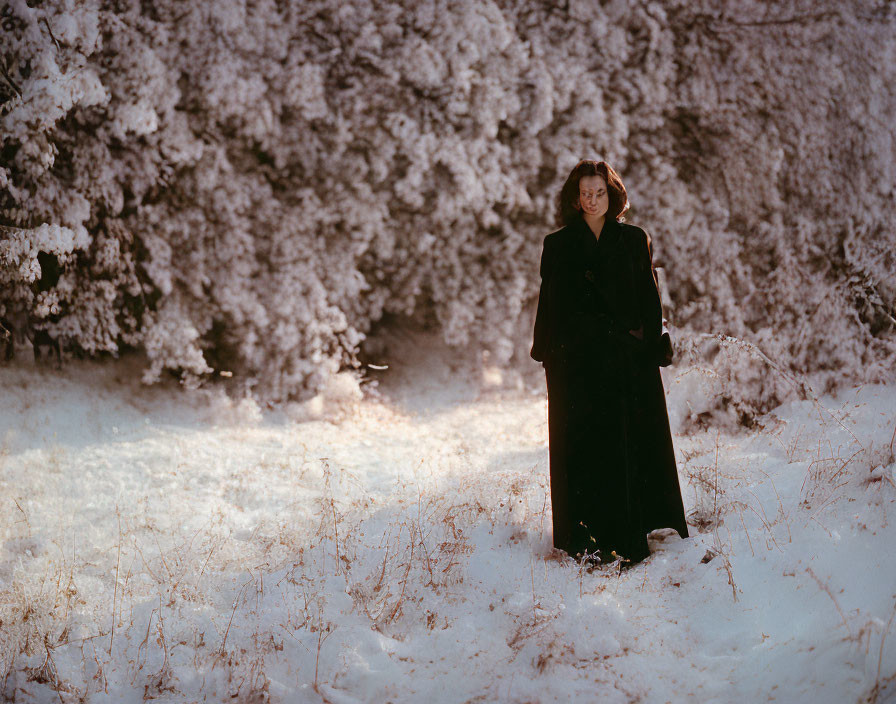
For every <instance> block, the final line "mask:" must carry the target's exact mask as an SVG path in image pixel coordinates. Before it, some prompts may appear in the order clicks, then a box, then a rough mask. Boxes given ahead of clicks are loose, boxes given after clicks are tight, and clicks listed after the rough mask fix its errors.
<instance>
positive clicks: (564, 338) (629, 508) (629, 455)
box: [531, 219, 688, 562]
mask: <svg viewBox="0 0 896 704" xmlns="http://www.w3.org/2000/svg"><path fill="white" fill-rule="evenodd" d="M662 319H663V311H662V304H661V303H660V296H659V291H658V289H657V282H656V275H655V272H654V270H653V263H652V257H651V246H650V237H649V235H648V234H647V232H645V231H644V230H643V229H641V228H639V227H635V226H633V225H628V224H625V223H619V222H616V221H615V220H608V221H606V222H605V224H604V227H603V229H602V231H601V234H600V238H599V239H597V240H596V239H595V237H594V233H593V232H592V231H591V229H590V228H589V227H588V225H587V224H586V223H585V222H584V220H582V219H580V220H578V221H577V222H575V223H573V224H571V225H568V226H566V227H564V228H562V229H560V230H557V231H556V232H552V233H551V234H549V235H548V236H547V237H546V238H545V240H544V250H543V252H542V257H541V290H540V292H539V297H538V311H537V313H536V319H535V335H534V341H533V345H532V351H531V356H532V358H533V359H535V360H536V361H539V362H542V363H543V364H544V367H545V372H546V376H547V387H548V433H549V441H550V465H551V504H552V509H553V524H554V545H555V546H556V547H558V548H560V549H562V550H566V551H567V552H569V553H570V554H573V555H574V554H576V553H577V552H583V551H587V552H594V551H595V550H599V551H600V552H601V554H602V555H607V554H609V553H610V552H611V551H614V550H615V551H616V552H617V553H618V554H620V555H622V556H623V557H625V558H627V559H629V560H631V562H638V561H640V560H642V559H643V558H644V557H646V556H647V555H648V554H649V549H648V547H647V533H649V532H650V531H651V530H654V529H657V528H674V529H675V530H676V531H678V533H679V535H681V537H682V538H686V537H688V528H687V523H686V521H685V514H684V506H683V502H682V498H681V489H680V486H679V482H678V472H677V470H676V467H675V452H674V449H673V446H672V434H671V432H670V429H669V418H668V414H667V411H666V398H665V394H664V392H663V383H662V378H661V377H660V371H659V366H658V363H657V361H656V358H655V355H654V354H653V353H651V352H650V350H653V349H656V347H657V346H658V344H659V338H660V335H661V334H662ZM629 331H632V332H629Z"/></svg>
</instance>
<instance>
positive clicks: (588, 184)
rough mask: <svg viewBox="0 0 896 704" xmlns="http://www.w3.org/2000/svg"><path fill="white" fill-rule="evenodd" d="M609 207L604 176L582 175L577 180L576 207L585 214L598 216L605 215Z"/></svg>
mask: <svg viewBox="0 0 896 704" xmlns="http://www.w3.org/2000/svg"><path fill="white" fill-rule="evenodd" d="M609 207H610V197H609V195H607V182H606V181H604V177H603V176H601V175H599V174H595V175H594V176H582V178H581V179H580V180H579V202H578V203H576V208H578V209H579V210H581V211H583V212H584V213H585V214H587V215H591V216H593V217H597V218H599V217H600V216H601V215H606V212H607V209H608V208H609Z"/></svg>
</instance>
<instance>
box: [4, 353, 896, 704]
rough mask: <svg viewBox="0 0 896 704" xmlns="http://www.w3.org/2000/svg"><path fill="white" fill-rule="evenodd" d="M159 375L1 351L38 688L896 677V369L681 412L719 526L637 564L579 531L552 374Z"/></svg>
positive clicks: (275, 693) (17, 676)
mask: <svg viewBox="0 0 896 704" xmlns="http://www.w3.org/2000/svg"><path fill="white" fill-rule="evenodd" d="M138 371H139V365H135V363H134V362H133V361H130V360H128V359H124V360H121V361H118V362H115V363H109V364H105V365H97V364H93V363H86V362H85V363H74V362H73V363H71V364H69V365H67V366H66V367H65V368H64V369H63V370H62V371H56V370H51V369H40V370H38V369H35V367H34V366H33V365H32V364H30V363H25V362H16V363H15V364H13V365H7V366H4V367H0V385H2V389H3V396H2V398H3V403H2V405H0V506H2V508H0V676H2V675H4V674H6V673H7V671H8V673H9V674H8V676H6V677H5V678H4V679H2V680H0V682H2V685H0V688H2V689H0V691H2V693H3V695H4V696H5V697H6V698H7V699H8V700H14V701H40V702H44V701H46V702H50V701H59V700H60V699H61V700H62V701H75V700H78V699H79V697H80V698H83V700H85V701H90V702H132V701H133V702H136V701H143V700H144V698H148V697H153V698H156V699H158V700H161V701H224V700H230V699H231V698H232V699H233V700H234V701H259V702H261V701H290V702H293V701H299V702H305V701H308V702H321V701H324V702H334V703H336V704H341V703H343V702H351V703H354V702H378V703H379V702H388V701H391V702H419V701H431V702H465V701H501V702H536V701H537V702H547V701H601V702H630V701H644V702H692V701H700V702H733V701H750V702H752V701H780V702H813V704H823V703H826V702H831V703H835V702H836V703H840V702H857V701H863V702H886V701H893V700H894V699H896V623H894V621H896V618H894V615H896V561H894V560H893V559H892V556H891V546H892V544H893V542H894V538H896V527H894V524H893V523H891V522H890V518H892V511H893V502H894V500H896V477H894V469H896V467H894V460H893V442H892V438H893V437H894V435H893V434H894V425H896V414H894V409H896V389H894V388H893V387H885V386H864V387H860V388H854V389H846V390H843V391H841V392H840V393H838V394H835V395H828V396H824V397H822V398H819V399H814V400H808V401H801V402H793V403H790V404H788V405H786V406H782V407H780V408H777V409H775V410H774V411H773V412H772V413H769V414H768V415H766V416H764V417H763V418H762V419H761V424H762V427H760V428H757V429H755V430H753V431H750V432H747V431H741V432H740V433H736V434H735V433H730V432H725V431H720V430H718V429H713V428H710V429H709V430H707V431H706V432H702V433H697V434H694V435H689V436H683V435H678V434H676V436H675V443H676V451H677V454H678V461H679V472H680V478H681V484H682V491H683V496H684V500H685V508H686V511H687V512H688V514H689V517H690V518H689V520H691V521H693V524H692V525H691V537H690V538H688V539H687V540H681V539H680V538H679V537H678V536H677V535H676V534H674V532H672V531H658V532H655V533H653V534H652V536H651V548H652V552H653V554H652V555H651V556H650V557H649V558H648V559H647V560H646V561H645V562H644V563H642V564H640V565H637V566H635V567H634V568H632V569H631V570H627V571H624V572H622V573H621V574H611V573H610V572H608V571H605V570H604V571H602V570H596V571H593V572H590V573H589V572H588V571H587V570H585V569H583V568H582V567H580V566H579V565H577V564H576V563H575V562H573V561H572V560H570V559H565V560H563V559H559V558H558V557H556V556H555V555H553V554H552V553H551V549H550V548H551V535H550V526H551V515H550V501H549V478H548V456H547V426H546V401H545V395H544V393H543V392H540V391H538V390H536V393H532V392H531V391H528V392H527V391H525V390H516V391H510V390H501V389H500V388H492V389H490V390H485V391H478V390H477V387H475V386H474V385H473V384H472V382H467V381H461V380H463V379H465V378H466V377H465V375H464V374H462V373H460V371H459V370H456V369H455V370H453V371H452V370H451V369H448V368H445V369H437V370H432V371H431V372H430V373H422V372H421V371H420V370H416V371H414V370H409V371H408V372H406V373H404V372H402V370H398V371H395V370H390V371H389V372H388V373H385V374H380V375H381V377H382V384H381V386H380V388H379V391H378V392H377V393H372V394H367V395H366V397H365V398H364V399H362V400H360V401H359V400H358V399H357V398H355V397H353V396H352V395H351V394H343V395H342V397H343V398H344V399H346V401H345V403H346V404H347V405H346V406H345V407H344V408H342V411H341V413H336V412H335V410H334V409H333V408H331V407H326V406H324V407H325V408H327V410H326V413H322V412H321V411H320V409H319V408H318V411H317V412H316V413H301V412H291V411H290V409H286V410H284V411H270V410H264V411H263V412H262V409H259V408H258V407H257V405H255V403H254V402H252V401H251V400H242V401H230V400H227V398H226V397H225V396H223V394H222V393H219V391H194V392H189V393H187V392H184V391H181V390H178V389H176V388H170V387H166V386H164V385H162V386H155V387H151V388H146V387H143V386H140V385H139V383H138V382H136V381H135V379H137V378H138V377H139V374H138ZM667 382H668V383H667V389H669V398H668V400H669V407H670V415H673V417H678V416H679V415H681V413H682V412H683V411H682V409H683V408H685V407H686V404H687V400H688V399H687V398H686V396H687V393H688V392H687V384H677V383H675V378H674V376H669V377H667ZM331 405H332V404H331ZM292 410H293V411H294V410H295V409H292ZM676 414H677V415H676ZM309 418H310V420H308V419H309ZM328 418H329V419H330V420H328ZM698 524H699V525H698ZM708 553H709V556H711V558H712V559H710V560H708V561H706V562H702V561H701V560H703V559H704V558H705V556H707V554H708ZM113 627H114V629H113Z"/></svg>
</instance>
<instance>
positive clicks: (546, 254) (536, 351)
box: [529, 236, 554, 363]
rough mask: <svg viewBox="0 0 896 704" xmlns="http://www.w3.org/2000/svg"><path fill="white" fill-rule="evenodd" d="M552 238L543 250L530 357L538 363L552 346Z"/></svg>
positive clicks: (549, 238) (548, 238)
mask: <svg viewBox="0 0 896 704" xmlns="http://www.w3.org/2000/svg"><path fill="white" fill-rule="evenodd" d="M551 244H552V243H551V237H550V236H548V237H545V240H544V247H543V248H542V250H541V265H540V267H539V272H540V274H541V287H540V288H539V290H538V309H537V311H536V313H535V332H534V335H533V340H532V349H531V351H530V352H529V356H530V357H532V359H534V360H535V361H536V362H542V363H544V361H545V357H546V356H547V351H548V348H549V346H550V327H551V326H550V322H551V321H550V310H551V300H550V298H551V279H552V276H551V275H552V273H553V263H554V262H553V259H554V257H553V251H552V250H553V248H552V246H551Z"/></svg>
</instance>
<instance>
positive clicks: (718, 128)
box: [0, 0, 896, 422]
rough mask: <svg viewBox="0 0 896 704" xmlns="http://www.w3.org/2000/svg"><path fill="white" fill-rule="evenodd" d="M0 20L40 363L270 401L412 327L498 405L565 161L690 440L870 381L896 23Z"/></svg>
mask: <svg viewBox="0 0 896 704" xmlns="http://www.w3.org/2000/svg"><path fill="white" fill-rule="evenodd" d="M0 14H2V18H0V19H2V51H0V225H3V229H2V233H3V234H2V235H0V316H2V317H3V318H5V319H7V320H8V321H19V327H20V328H30V329H32V330H35V329H45V330H47V332H48V334H49V335H51V336H52V337H54V338H55V339H57V340H59V341H60V342H61V343H62V345H63V349H64V350H65V352H66V354H86V355H96V356H117V355H119V354H121V353H123V352H126V351H128V350H132V349H133V350H141V351H142V352H144V353H145V355H146V359H147V365H146V369H145V373H144V379H145V380H146V381H149V382H151V381H153V380H157V379H159V378H160V376H161V375H163V374H167V373H169V372H173V373H174V374H176V375H178V376H179V377H180V378H181V379H182V380H183V381H184V382H187V383H190V384H195V383H197V382H202V380H204V379H210V378H220V372H222V371H223V372H229V373H232V375H233V376H232V377H230V378H229V379H228V380H227V381H225V382H222V383H227V384H230V385H231V388H232V389H233V390H234V392H236V393H238V394H244V393H252V394H254V395H256V396H258V397H260V398H264V399H267V400H270V401H283V400H288V399H294V398H301V397H304V396H305V395H307V394H310V393H312V392H313V391H315V390H317V389H319V388H320V387H321V386H322V385H323V384H324V383H325V382H326V380H327V379H328V378H329V377H330V376H331V375H332V374H333V373H334V372H336V371H338V370H340V369H347V368H348V369H352V368H356V369H357V368H360V369H362V370H363V368H364V366H363V363H364V362H365V361H371V362H381V361H384V360H386V361H388V359H389V353H388V342H389V340H390V338H391V336H392V335H393V334H394V332H395V330H396V329H399V328H401V329H409V328H410V329H414V330H430V331H438V333H439V334H440V335H441V336H442V339H443V340H444V342H445V343H446V344H447V345H450V346H453V347H454V348H456V350H457V353H458V354H465V355H474V356H475V355H480V356H479V358H480V359H481V358H482V357H481V354H482V353H483V352H486V353H488V360H489V364H494V365H498V366H499V367H503V368H505V369H515V370H518V371H517V372H516V374H517V375H518V376H519V378H520V379H523V378H524V377H525V376H526V375H527V374H530V375H532V374H534V373H535V372H537V371H538V370H539V368H538V366H537V365H535V364H534V363H532V362H531V361H530V360H528V349H529V344H530V340H531V325H532V318H533V307H534V303H535V300H536V298H537V293H538V283H539V281H538V260H539V256H540V253H541V243H542V239H543V237H544V235H545V234H547V232H549V231H551V230H552V229H554V228H555V227H556V225H555V223H554V220H553V214H554V198H555V196H556V194H557V192H558V190H559V186H560V185H561V184H562V182H563V179H564V178H565V176H566V175H567V174H568V173H569V170H570V169H571V168H572V166H573V165H574V164H575V162H576V161H577V160H578V159H580V158H583V157H590V158H602V159H606V160H607V161H609V162H610V163H611V164H612V165H613V166H614V168H616V169H617V171H618V172H619V173H620V174H621V175H622V177H623V179H624V181H625V183H626V185H627V187H628V189H629V196H630V200H631V203H632V209H631V211H630V214H629V216H628V218H627V219H628V221H629V222H633V223H635V224H637V225H639V226H641V227H644V228H645V229H647V230H648V231H649V232H650V233H651V234H652V236H653V239H654V247H655V261H656V263H657V264H658V265H659V266H661V267H662V268H663V269H664V271H665V280H666V283H665V287H666V293H667V294H668V296H669V301H668V306H667V316H668V317H669V318H670V320H671V322H672V324H673V326H674V331H675V334H676V339H677V341H678V344H679V359H678V363H679V364H680V365H682V367H688V366H690V367H693V368H700V369H703V370H705V371H707V372H708V374H707V375H706V376H707V377H708V378H711V379H712V380H713V383H714V384H716V388H715V393H714V394H713V401H712V405H713V406H714V408H715V409H716V410H724V411H725V412H726V413H728V414H730V415H731V416H732V417H733V418H734V419H735V420H738V421H740V422H746V421H748V420H749V419H750V418H751V417H752V416H754V415H755V414H756V413H758V412H761V411H763V410H767V409H768V408H771V407H773V406H775V405H776V404H777V403H779V402H781V401H783V400H785V399H786V398H787V397H788V396H792V395H794V394H800V393H804V392H805V390H806V386H805V384H806V383H807V382H811V384H812V385H813V386H814V387H815V388H816V389H817V390H818V391H822V390H830V389H833V388H835V387H837V386H839V385H841V384H844V383H850V382H860V381H887V380H890V381H892V370H893V368H894V362H896V334H894V331H896V321H894V310H896V261H894V244H896V227H894V225H896V199H894V173H896V147H894V135H893V132H894V130H893V123H892V116H893V115H894V114H896V91H894V88H893V86H896V75H894V74H896V32H894V24H896V6H894V4H893V3H891V2H886V1H885V0H854V1H852V2H849V3H844V2H839V1H838V0H823V1H822V2H814V1H813V2H802V1H799V0H792V1H790V2H786V3H767V2H757V1H755V0H753V1H751V2H741V1H736V2H735V1H734V0H730V1H714V2H709V1H697V2H692V1H690V0H688V1H684V0H666V1H662V2H659V1H652V2H641V1H628V0H626V1H624V2H621V1H615V2H575V1H572V2H566V3H559V4H558V3H547V2H511V1H503V0H502V1H499V2H480V1H478V0H477V1H469V2H463V1H458V2H438V1H434V0H425V1H424V2H417V1H415V2H413V3H412V2H403V3H388V2H372V1H365V0H351V1H350V2H335V1H334V0H301V1H298V0H292V1H290V0H269V1H265V0H261V1H259V2H249V1H245V2H240V1H239V0H221V1H216V2H213V3H212V2H209V3H201V2H191V3H184V2H179V1H175V0H157V1H154V2H138V1H137V0H130V1H129V0H120V1H102V2H101V1H99V0H67V1H63V0H55V1H48V0H44V1H41V0H27V1H26V0H2V3H0ZM524 370H528V371H524Z"/></svg>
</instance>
